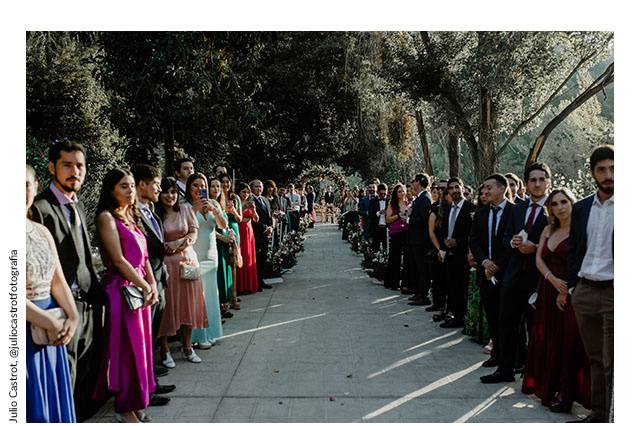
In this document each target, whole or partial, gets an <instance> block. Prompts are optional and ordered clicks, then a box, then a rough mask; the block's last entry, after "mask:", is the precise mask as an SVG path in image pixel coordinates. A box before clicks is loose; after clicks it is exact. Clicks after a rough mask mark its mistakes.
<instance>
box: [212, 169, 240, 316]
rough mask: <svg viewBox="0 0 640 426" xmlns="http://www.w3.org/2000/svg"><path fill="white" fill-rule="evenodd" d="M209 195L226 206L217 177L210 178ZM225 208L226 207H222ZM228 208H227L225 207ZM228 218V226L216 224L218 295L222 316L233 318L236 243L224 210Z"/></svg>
mask: <svg viewBox="0 0 640 426" xmlns="http://www.w3.org/2000/svg"><path fill="white" fill-rule="evenodd" d="M209 197H211V199H213V200H216V201H218V203H219V204H220V206H224V205H225V204H226V203H225V200H224V195H223V194H222V187H221V185H220V181H219V180H218V179H217V178H211V179H210V180H209ZM222 208H223V209H224V207H222ZM225 210H226V209H225ZM222 214H223V215H224V217H225V219H226V220H227V227H226V228H224V229H223V228H220V227H218V226H216V230H215V232H216V245H217V247H218V296H219V297H220V311H221V312H222V318H231V317H233V314H232V313H231V312H229V306H230V304H231V300H232V298H233V267H232V261H233V260H232V259H231V252H232V249H231V245H232V244H233V243H234V236H235V234H234V233H233V230H232V229H231V228H229V226H228V223H229V215H228V214H227V213H226V212H225V211H224V210H223V213H222Z"/></svg>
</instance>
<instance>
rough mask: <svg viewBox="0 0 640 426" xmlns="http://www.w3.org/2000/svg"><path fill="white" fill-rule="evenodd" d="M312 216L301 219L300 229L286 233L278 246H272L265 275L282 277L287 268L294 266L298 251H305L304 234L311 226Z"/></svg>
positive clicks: (268, 254)
mask: <svg viewBox="0 0 640 426" xmlns="http://www.w3.org/2000/svg"><path fill="white" fill-rule="evenodd" d="M310 220H311V219H310V218H305V219H302V220H300V226H299V228H298V231H297V232H296V231H291V232H289V233H288V234H286V235H285V236H284V237H283V238H282V241H281V242H280V245H279V247H278V248H274V247H271V248H270V249H269V252H268V253H267V263H266V266H267V269H266V271H265V276H267V277H268V278H276V277H281V276H282V272H283V271H284V270H285V269H291V268H293V267H294V266H295V265H296V263H297V262H298V260H297V259H296V256H297V255H298V253H300V252H302V251H304V244H303V243H304V240H305V236H304V234H305V233H306V232H307V228H308V227H309V222H310Z"/></svg>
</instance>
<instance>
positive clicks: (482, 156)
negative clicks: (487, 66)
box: [474, 87, 496, 185]
mask: <svg viewBox="0 0 640 426" xmlns="http://www.w3.org/2000/svg"><path fill="white" fill-rule="evenodd" d="M478 135H479V136H478V156H477V159H476V158H474V162H475V178H476V185H479V184H480V183H481V182H483V181H484V179H485V178H486V177H487V176H489V175H491V174H492V173H494V171H495V167H496V115H495V105H494V103H493V99H492V98H491V92H490V91H489V90H487V89H486V88H484V87H482V88H480V129H479V132H478Z"/></svg>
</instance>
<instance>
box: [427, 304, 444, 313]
mask: <svg viewBox="0 0 640 426" xmlns="http://www.w3.org/2000/svg"><path fill="white" fill-rule="evenodd" d="M424 310H425V311H427V312H438V311H440V310H442V306H436V304H435V303H434V304H433V305H431V306H427V307H426V308H424Z"/></svg>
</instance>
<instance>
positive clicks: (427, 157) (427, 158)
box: [416, 109, 433, 176]
mask: <svg viewBox="0 0 640 426" xmlns="http://www.w3.org/2000/svg"><path fill="white" fill-rule="evenodd" d="M416 124H417V125H418V135H420V145H421V146H422V155H423V156H424V164H425V167H426V172H427V174H428V175H430V176H433V165H432V163H431V154H430V152H429V141H428V140H427V135H426V134H425V131H424V122H423V121H422V111H420V110H419V109H416Z"/></svg>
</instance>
